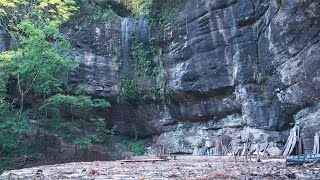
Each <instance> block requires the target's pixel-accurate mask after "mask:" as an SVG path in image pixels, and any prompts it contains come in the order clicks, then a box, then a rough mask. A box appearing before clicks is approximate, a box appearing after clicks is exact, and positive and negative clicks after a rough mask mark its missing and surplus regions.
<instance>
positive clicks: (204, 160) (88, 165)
mask: <svg viewBox="0 0 320 180" xmlns="http://www.w3.org/2000/svg"><path fill="white" fill-rule="evenodd" d="M284 161H285V160H284V159H271V160H270V159H262V162H255V160H253V162H246V161H244V159H243V158H240V161H238V162H237V163H236V162H235V161H234V159H233V158H232V157H203V156H178V157H177V160H168V161H153V162H122V161H105V162H104V161H96V162H80V163H79V162H78V163H68V164H57V165H48V166H39V167H34V168H28V169H20V170H12V171H7V172H4V173H3V174H2V175H1V176H0V179H1V180H2V179H23V180H24V179H25V180H29V179H41V180H42V179H90V180H91V179H121V180H122V179H123V180H126V179H138V180H147V179H152V180H162V179H186V180H207V179H320V164H319V163H316V164H304V165H302V166H294V167H286V166H285V162H284Z"/></svg>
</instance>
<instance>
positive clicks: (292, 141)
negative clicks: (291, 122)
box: [283, 126, 302, 156]
mask: <svg viewBox="0 0 320 180" xmlns="http://www.w3.org/2000/svg"><path fill="white" fill-rule="evenodd" d="M297 143H298V152H297V154H302V139H301V138H300V128H299V126H294V127H293V128H292V129H291V130H290V135H289V137H288V141H287V143H286V144H285V146H284V151H283V155H284V156H287V155H290V154H291V153H292V152H293V150H294V148H295V147H296V145H297Z"/></svg>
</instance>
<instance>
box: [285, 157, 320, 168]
mask: <svg viewBox="0 0 320 180" xmlns="http://www.w3.org/2000/svg"><path fill="white" fill-rule="evenodd" d="M319 161H320V154H311V155H299V156H288V157H287V160H286V165H287V166H294V165H301V164H303V163H314V162H319Z"/></svg>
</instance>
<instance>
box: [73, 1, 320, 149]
mask: <svg viewBox="0 0 320 180" xmlns="http://www.w3.org/2000/svg"><path fill="white" fill-rule="evenodd" d="M176 13H177V14H175V15H174V17H176V19H174V23H171V24H167V25H166V26H165V37H164V38H163V39H164V40H163V42H162V43H161V45H159V47H158V48H160V49H161V50H160V53H159V54H158V55H157V56H156V57H155V58H154V60H153V63H154V64H156V65H157V66H158V65H159V64H161V66H162V68H161V73H160V75H159V74H158V75H157V76H153V77H144V78H139V79H138V81H139V86H143V87H147V88H152V87H154V86H155V85H156V84H157V83H159V81H160V80H159V79H161V78H162V80H164V82H165V86H164V87H163V89H164V94H165V97H166V100H165V101H157V100H154V99H152V98H149V99H147V100H137V101H136V102H126V101H123V100H121V98H119V97H120V94H121V77H122V76H124V75H126V76H130V75H132V74H133V72H132V71H133V67H132V58H131V57H130V55H129V56H126V53H128V52H126V51H130V46H132V42H131V41H130V32H144V33H146V32H147V31H146V28H145V26H146V24H145V23H143V21H141V19H140V20H139V19H135V20H134V19H127V18H120V17H119V18H115V19H114V20H113V21H112V22H108V23H100V24H96V23H90V22H86V21H84V22H83V23H81V18H80V19H78V20H77V22H78V24H77V26H78V27H80V29H78V31H77V33H78V36H76V37H75V38H74V39H75V42H76V43H75V46H76V48H77V50H78V58H79V60H80V61H81V68H80V69H79V72H78V75H77V77H76V78H75V82H76V83H79V82H85V83H87V84H88V85H89V86H87V89H88V91H89V92H90V93H92V94H94V95H97V96H102V97H106V98H107V99H109V100H111V101H112V105H113V107H112V109H111V110H110V112H108V114H107V115H106V117H107V120H108V121H109V123H110V124H112V125H113V124H116V125H117V126H118V133H120V134H124V135H130V134H131V135H132V134H137V133H138V135H139V136H140V137H143V136H144V137H146V136H155V135H159V137H158V138H157V143H158V144H159V145H164V146H165V147H166V148H167V150H169V151H171V152H181V153H190V152H191V151H192V147H194V146H197V145H198V144H199V143H200V142H201V139H202V138H203V137H204V136H206V135H212V136H213V135H221V134H226V135H230V136H232V137H233V141H234V142H240V141H243V140H245V139H247V138H251V139H252V140H253V141H256V142H258V143H262V142H265V141H268V142H271V141H273V142H276V143H283V142H284V141H285V138H286V135H287V130H288V129H290V128H291V127H292V126H293V125H294V124H297V125H300V126H301V127H302V136H303V137H304V138H305V139H306V140H305V141H304V143H305V144H304V147H305V151H306V152H307V153H308V152H310V149H311V148H310V147H311V146H313V140H312V138H313V135H314V133H315V132H317V131H319V130H320V121H319V120H318V119H319V118H320V116H319V115H318V114H319V112H318V111H319V104H318V102H319V101H318V99H319V97H320V91H318V89H319V86H320V59H319V57H320V56H319V50H320V42H319V40H320V36H319V33H320V2H318V1H317V0H309V1H304V0H258V1H250V0H223V1H222V0H201V1H199V0H186V1H183V2H182V3H181V4H180V5H179V10H178V12H176ZM128 21H129V22H128ZM79 22H80V23H79ZM133 22H136V23H133ZM125 23H127V24H125ZM128 23H129V24H128ZM130 23H131V25H130ZM71 29H73V28H71ZM77 33H76V32H73V31H71V30H70V34H72V35H75V34H77ZM142 34H143V33H142ZM141 38H142V39H143V37H141ZM126 44H127V45H128V46H127V47H126ZM119 47H120V50H121V53H120V54H118V53H117V52H116V51H115V49H116V48H119ZM119 56H120V57H121V62H119V59H118V57H119ZM160 61H161V63H159V62H160ZM119 63H121V66H120V67H119Z"/></svg>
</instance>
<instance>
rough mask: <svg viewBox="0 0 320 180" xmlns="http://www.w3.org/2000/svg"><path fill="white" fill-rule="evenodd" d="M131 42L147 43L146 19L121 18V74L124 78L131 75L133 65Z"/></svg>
mask: <svg viewBox="0 0 320 180" xmlns="http://www.w3.org/2000/svg"><path fill="white" fill-rule="evenodd" d="M133 41H137V42H143V43H144V44H148V43H149V30H148V25H147V18H145V17H138V18H128V17H124V18H121V60H122V67H121V71H120V72H121V74H123V75H125V76H129V77H130V76H132V75H133V73H134V72H133V64H132V57H131V47H132V43H133Z"/></svg>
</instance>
